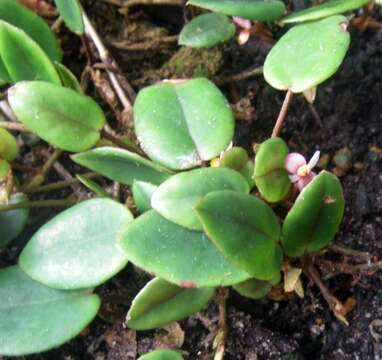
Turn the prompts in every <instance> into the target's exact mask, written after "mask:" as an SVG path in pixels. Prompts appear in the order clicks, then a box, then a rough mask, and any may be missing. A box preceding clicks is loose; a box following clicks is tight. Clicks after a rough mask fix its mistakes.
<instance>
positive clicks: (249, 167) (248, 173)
mask: <svg viewBox="0 0 382 360" xmlns="http://www.w3.org/2000/svg"><path fill="white" fill-rule="evenodd" d="M254 173H255V164H254V162H253V161H252V160H248V161H247V163H246V164H245V165H244V167H243V168H242V169H241V170H240V174H241V175H243V176H244V177H245V179H246V180H247V182H248V184H249V189H250V190H252V188H253V187H254V186H255V179H254Z"/></svg>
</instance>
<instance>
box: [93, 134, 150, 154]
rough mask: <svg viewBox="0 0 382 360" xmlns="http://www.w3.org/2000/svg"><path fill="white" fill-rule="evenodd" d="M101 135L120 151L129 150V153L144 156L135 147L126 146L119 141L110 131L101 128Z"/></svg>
mask: <svg viewBox="0 0 382 360" xmlns="http://www.w3.org/2000/svg"><path fill="white" fill-rule="evenodd" d="M101 135H102V137H103V138H105V139H106V140H109V141H111V142H113V143H114V144H116V145H118V146H119V147H121V148H122V149H125V150H129V151H132V152H135V153H137V154H140V155H143V156H146V155H145V154H144V153H143V152H142V151H141V150H140V149H139V148H138V147H137V146H131V145H128V144H126V143H125V142H123V141H122V140H121V139H119V138H118V137H117V136H115V135H114V134H112V133H111V132H110V131H108V130H107V129H106V128H103V129H102V130H101Z"/></svg>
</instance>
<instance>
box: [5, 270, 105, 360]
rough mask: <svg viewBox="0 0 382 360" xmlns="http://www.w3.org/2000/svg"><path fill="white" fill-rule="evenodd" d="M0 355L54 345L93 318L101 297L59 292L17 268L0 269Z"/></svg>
mask: <svg viewBox="0 0 382 360" xmlns="http://www.w3.org/2000/svg"><path fill="white" fill-rule="evenodd" d="M0 299H1V304H0V354H1V355H4V356H21V355H27V354H32V353H38V352H42V351H45V350H49V349H52V348H54V347H57V346H59V345H61V344H63V343H65V342H67V341H69V340H70V339H72V338H73V337H75V336H76V335H78V334H79V333H80V332H81V331H82V330H83V329H84V328H86V326H87V325H88V324H89V323H90V322H91V321H92V320H93V318H94V317H95V316H96V314H97V312H98V308H99V306H100V299H99V297H98V296H97V295H92V294H90V293H89V292H85V291H60V290H54V289H51V288H48V287H46V286H44V285H42V284H40V283H38V282H36V281H34V280H32V279H31V278H29V277H28V276H27V275H26V274H25V273H24V272H23V271H22V270H21V269H20V268H19V267H17V266H12V267H8V268H5V269H1V270H0Z"/></svg>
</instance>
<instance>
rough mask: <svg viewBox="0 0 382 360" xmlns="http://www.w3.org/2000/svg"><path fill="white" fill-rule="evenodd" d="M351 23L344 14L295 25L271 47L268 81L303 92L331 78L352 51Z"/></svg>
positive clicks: (267, 62) (295, 91) (267, 73)
mask: <svg viewBox="0 0 382 360" xmlns="http://www.w3.org/2000/svg"><path fill="white" fill-rule="evenodd" d="M347 25H348V20H347V19H346V18H345V17H344V16H341V15H336V16H331V17H328V18H325V19H323V20H319V21H314V22H309V23H306V24H301V25H297V26H294V27H293V28H292V29H290V30H289V31H288V32H287V33H286V34H285V35H284V36H283V37H282V38H281V39H280V40H279V41H278V42H277V43H276V45H275V46H274V47H273V48H272V50H271V51H270V52H269V54H268V56H267V58H266V59H265V63H264V77H265V80H266V81H267V82H268V83H269V84H270V85H271V86H273V87H274V88H276V89H279V90H291V91H292V92H294V93H300V92H303V91H305V90H308V89H310V88H313V87H314V86H317V85H318V84H321V83H322V82H323V81H325V80H326V79H328V78H329V77H330V76H332V75H333V74H334V73H335V72H336V71H337V69H338V68H339V67H340V65H341V63H342V60H343V59H344V57H345V54H346V52H347V50H348V48H349V44H350V35H349V33H348V32H347V30H346V28H347Z"/></svg>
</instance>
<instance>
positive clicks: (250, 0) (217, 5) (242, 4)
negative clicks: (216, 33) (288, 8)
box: [188, 0, 285, 21]
mask: <svg viewBox="0 0 382 360" xmlns="http://www.w3.org/2000/svg"><path fill="white" fill-rule="evenodd" d="M188 4H189V5H195V6H199V7H201V8H203V9H208V10H212V11H215V12H220V13H223V14H226V15H230V16H240V17H242V18H244V19H248V20H257V21H274V20H276V19H278V18H279V17H281V16H282V15H283V13H284V11H285V5H284V3H283V2H282V1H277V0H189V1H188Z"/></svg>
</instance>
